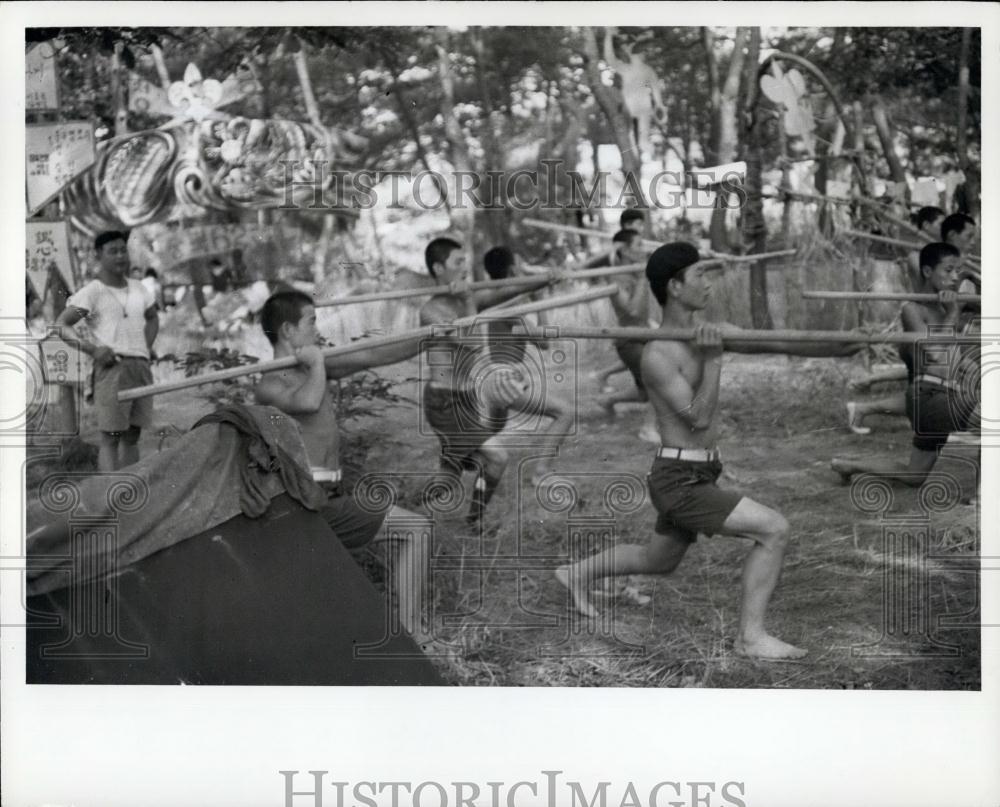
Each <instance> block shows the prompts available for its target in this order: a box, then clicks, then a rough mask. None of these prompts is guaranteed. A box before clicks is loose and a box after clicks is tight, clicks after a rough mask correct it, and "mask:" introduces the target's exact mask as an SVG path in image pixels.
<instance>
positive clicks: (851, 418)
mask: <svg viewBox="0 0 1000 807" xmlns="http://www.w3.org/2000/svg"><path fill="white" fill-rule="evenodd" d="M847 428H849V429H850V430H851V431H852V432H854V433H855V434H871V433H872V430H871V429H870V428H868V427H867V426H862V425H861V420H860V419H859V418H858V405H857V403H855V402H854V401H850V402H848V404H847Z"/></svg>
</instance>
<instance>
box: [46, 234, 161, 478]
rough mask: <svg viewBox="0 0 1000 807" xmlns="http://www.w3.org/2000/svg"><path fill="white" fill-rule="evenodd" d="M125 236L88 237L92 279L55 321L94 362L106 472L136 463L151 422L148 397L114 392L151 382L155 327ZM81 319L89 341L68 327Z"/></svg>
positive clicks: (152, 306) (100, 462)
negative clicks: (94, 268)
mask: <svg viewBox="0 0 1000 807" xmlns="http://www.w3.org/2000/svg"><path fill="white" fill-rule="evenodd" d="M126 239H127V236H126V235H125V234H124V233H121V232H117V231H112V232H104V233H101V234H100V235H98V236H97V238H96V239H94V249H95V250H96V252H97V260H98V261H99V263H100V269H99V270H98V273H97V277H96V278H94V279H93V280H91V281H90V282H89V283H87V284H86V285H84V286H83V287H82V288H81V289H80V290H79V291H77V292H76V293H75V294H73V295H71V296H70V297H69V299H68V300H67V301H66V309H65V310H64V311H63V312H62V314H60V315H59V318H58V319H57V320H56V327H58V328H59V331H60V336H61V337H62V338H63V339H64V340H66V341H68V342H70V343H74V342H75V343H76V344H78V345H79V347H80V349H81V350H82V351H83V352H84V353H86V354H87V355H89V356H90V357H91V358H92V359H93V360H94V374H93V386H94V405H95V406H96V408H97V428H98V429H99V430H100V432H101V444H100V448H99V450H98V455H97V467H98V468H99V469H100V470H101V471H105V472H110V471H116V470H118V469H119V468H123V467H125V466H126V465H131V464H133V463H135V462H138V461H139V436H140V434H141V431H142V429H144V428H150V427H151V426H152V425H153V399H152V398H151V397H146V398H137V399H136V400H134V401H128V402H126V403H119V402H118V393H119V392H122V391H124V390H127V389H132V388H133V387H144V386H147V385H149V384H152V383H153V374H152V371H151V370H150V366H149V358H150V349H151V348H152V346H153V342H154V341H155V339H156V334H157V332H158V331H159V328H160V320H159V318H158V317H157V314H156V300H155V299H154V298H153V295H151V294H150V293H149V291H148V289H147V288H146V287H145V286H143V285H142V283H140V282H139V281H138V280H133V279H132V278H130V277H128V272H129V260H128V247H127V245H126ZM81 319H84V320H86V322H87V325H88V327H89V328H90V331H91V333H92V334H93V335H94V341H93V342H90V341H88V340H82V339H78V338H77V337H76V334H75V333H74V332H73V331H72V326H74V325H76V323H77V322H79V321H80V320H81Z"/></svg>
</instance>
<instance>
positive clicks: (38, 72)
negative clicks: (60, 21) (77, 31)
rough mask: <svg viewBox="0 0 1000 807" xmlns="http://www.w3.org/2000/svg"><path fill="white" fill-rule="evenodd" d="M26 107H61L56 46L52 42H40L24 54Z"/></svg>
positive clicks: (31, 108)
mask: <svg viewBox="0 0 1000 807" xmlns="http://www.w3.org/2000/svg"><path fill="white" fill-rule="evenodd" d="M24 108H25V109H27V110H33V109H58V108H59V79H58V75H57V73H56V46H55V44H54V43H52V42H39V43H38V44H37V45H35V46H34V47H33V48H31V49H30V50H29V51H28V52H27V53H26V54H25V55H24Z"/></svg>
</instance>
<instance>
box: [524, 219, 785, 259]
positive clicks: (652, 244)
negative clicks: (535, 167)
mask: <svg viewBox="0 0 1000 807" xmlns="http://www.w3.org/2000/svg"><path fill="white" fill-rule="evenodd" d="M521 223H522V224H527V225H528V226H529V227H537V228H538V229H541V230H552V231H553V232H561V233H572V234H574V235H587V236H594V237H595V238H604V239H605V240H610V239H612V238H614V237H615V234H614V233H606V232H603V231H602V230H588V229H587V228H586V227H573V226H571V225H569V224H554V223H552V222H549V221H541V220H539V219H523V220H522V222H521ZM639 240H640V242H641V243H642V245H643V246H644V247H648V248H650V249H656V248H657V247H661V246H663V242H662V241H654V240H652V239H650V238H641V239H639ZM796 251H797V250H794V249H782V250H778V251H777V252H761V253H757V254H755V255H728V254H726V253H725V252H713V251H712V250H706V251H705V254H706V255H707V256H708V257H709V258H713V259H718V260H720V261H724V262H726V263H757V262H758V261H763V260H767V259H769V258H784V257H787V256H789V255H794V254H795V253H796Z"/></svg>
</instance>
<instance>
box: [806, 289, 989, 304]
mask: <svg viewBox="0 0 1000 807" xmlns="http://www.w3.org/2000/svg"><path fill="white" fill-rule="evenodd" d="M802 298H803V299H805V300H872V301H879V300H898V301H900V302H915V303H936V302H937V301H938V296H937V295H936V294H920V293H917V294H914V293H912V292H881V291H804V292H802ZM955 299H957V300H958V302H960V303H978V302H980V296H979V295H978V294H959V295H956V298H955Z"/></svg>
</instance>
